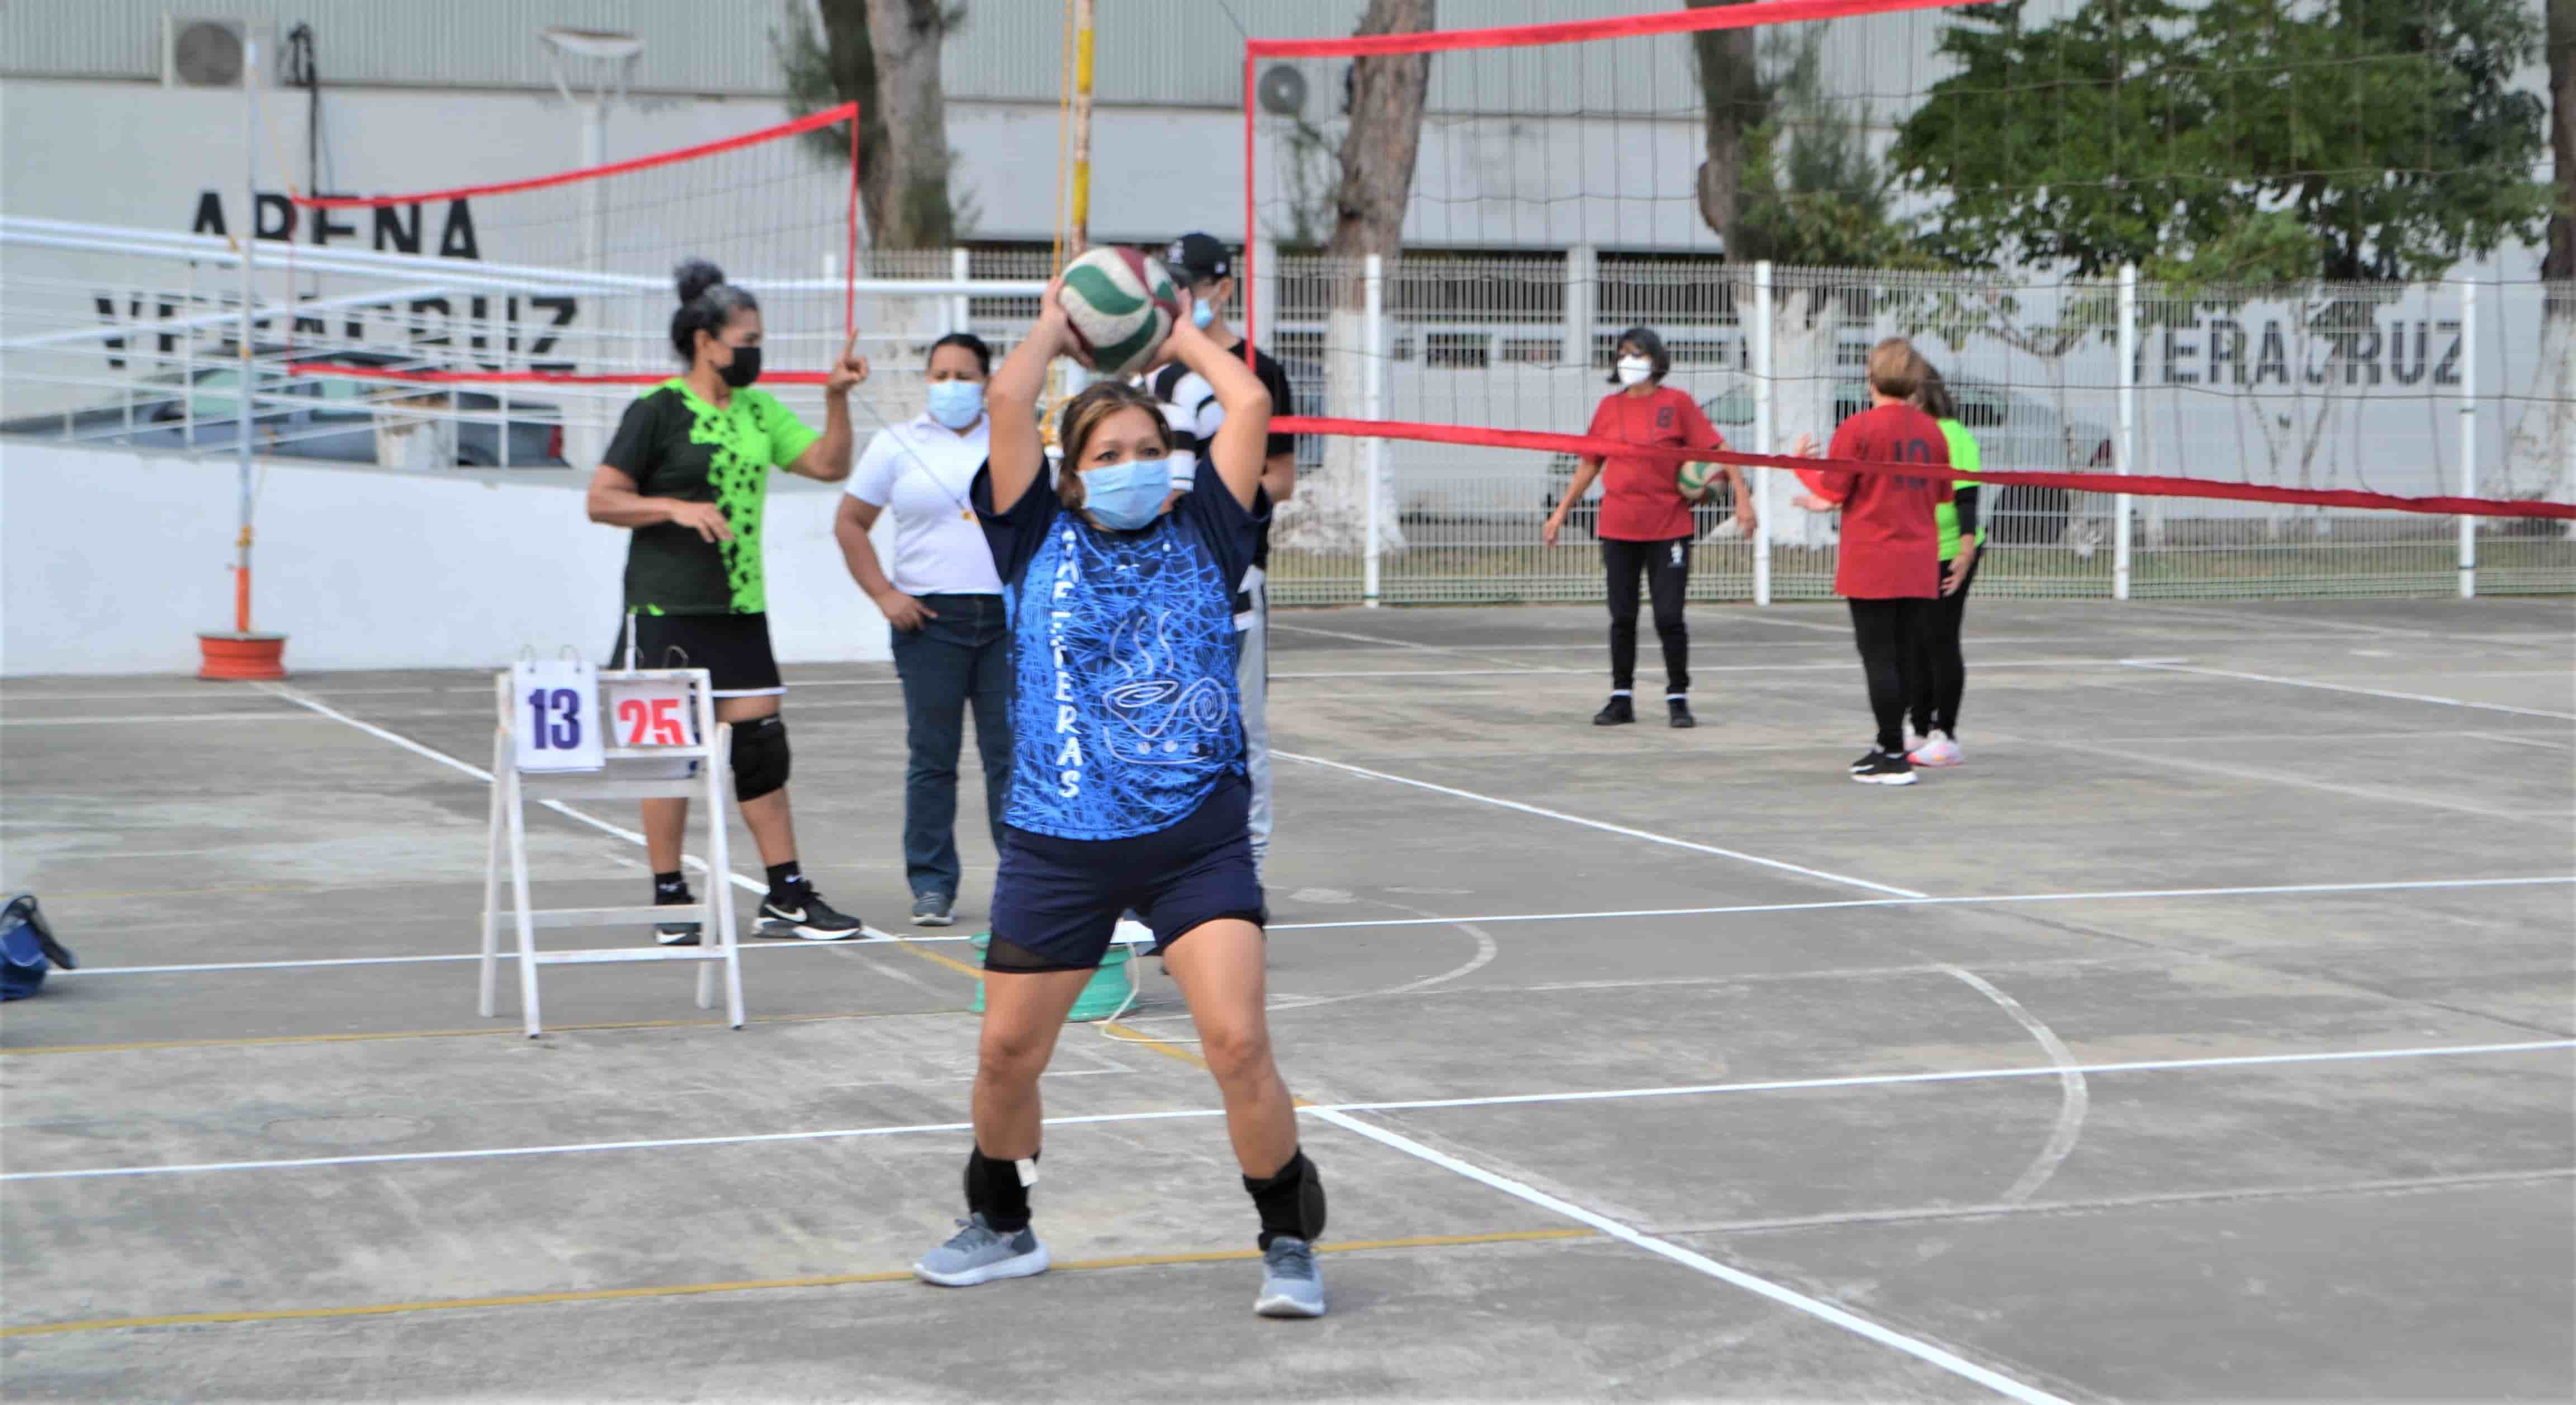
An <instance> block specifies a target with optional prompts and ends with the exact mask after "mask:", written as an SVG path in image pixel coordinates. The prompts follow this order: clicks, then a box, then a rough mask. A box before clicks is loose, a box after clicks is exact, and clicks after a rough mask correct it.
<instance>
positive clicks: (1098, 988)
mask: <svg viewBox="0 0 2576 1405" xmlns="http://www.w3.org/2000/svg"><path fill="white" fill-rule="evenodd" d="M992 938H993V934H992V933H990V932H978V933H976V934H975V935H974V936H971V937H968V938H967V939H966V940H967V942H968V943H969V944H970V945H972V946H973V947H974V948H975V951H976V953H977V954H978V955H981V954H982V953H983V950H984V947H985V945H986V943H988V942H990V941H991V940H992ZM1133 956H1134V952H1133V950H1132V949H1131V948H1130V947H1129V946H1128V945H1127V943H1125V942H1111V943H1110V944H1109V954H1108V955H1106V956H1103V957H1101V958H1100V969H1099V970H1097V971H1094V972H1092V973H1091V984H1089V985H1086V986H1084V987H1083V988H1082V998H1081V999H1079V1000H1076V1001H1074V1002H1073V1009H1072V1010H1071V1011H1070V1012H1068V1013H1067V1014H1066V1015H1065V1019H1066V1021H1067V1022H1069V1023H1073V1024H1082V1023H1085V1022H1088V1021H1091V1020H1105V1019H1107V1018H1109V1017H1110V1016H1111V1015H1114V1014H1117V1013H1118V1008H1119V1007H1120V1006H1122V1005H1124V1004H1126V1003H1127V999H1128V997H1129V996H1131V995H1134V994H1135V993H1136V980H1135V977H1134V976H1133V975H1131V974H1130V973H1129V972H1128V970H1127V963H1128V961H1129V960H1131V959H1133ZM966 1008H968V1009H970V1010H973V1011H975V1012H976V1013H977V1014H981V1013H983V1010H984V982H983V981H982V980H981V979H978V980H977V981H976V982H975V1003H974V1004H972V1005H969V1006H967V1007H966Z"/></svg>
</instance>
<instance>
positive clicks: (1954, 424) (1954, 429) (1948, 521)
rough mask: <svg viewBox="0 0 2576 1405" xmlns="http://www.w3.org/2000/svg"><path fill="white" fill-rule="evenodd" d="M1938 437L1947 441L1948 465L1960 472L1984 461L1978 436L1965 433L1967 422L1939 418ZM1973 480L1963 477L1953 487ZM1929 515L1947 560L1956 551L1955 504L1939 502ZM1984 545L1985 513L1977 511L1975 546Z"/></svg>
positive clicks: (1970, 470)
mask: <svg viewBox="0 0 2576 1405" xmlns="http://www.w3.org/2000/svg"><path fill="white" fill-rule="evenodd" d="M1941 437H1942V438H1943V439H1946V440H1948V441H1949V444H1950V466H1951V467H1952V468H1955V469H1958V470H1960V471H1961V472H1963V473H1968V474H1974V473H1976V472H1977V470H1979V469H1981V468H1983V467H1985V464H1984V462H1983V461H1982V460H1981V459H1980V458H1979V457H1978V454H1977V438H1976V436H1975V435H1973V434H1970V433H1969V432H1968V427H1967V426H1966V425H1964V424H1961V423H1959V422H1958V421H1957V420H1943V421H1941ZM1976 482H1977V480H1976V479H1975V478H1973V477H1969V478H1962V479H1960V480H1958V482H1957V483H1955V484H1953V485H1952V486H1954V487H1959V488H1968V487H1974V486H1975V485H1976ZM1932 516H1933V520H1934V521H1935V522H1937V523H1938V524H1939V525H1940V528H1941V559H1942V560H1944V561H1948V560H1952V559H1954V558H1956V557H1957V556H1958V554H1959V508H1958V505H1957V504H1955V503H1946V502H1945V503H1942V504H1941V505H1940V506H1938V507H1936V508H1934V509H1933V513H1932ZM1985 544H1986V520H1985V514H1984V513H1983V512H1980V513H1979V514H1978V515H1977V545H1978V546H1980V547H1983V546H1984V545H1985Z"/></svg>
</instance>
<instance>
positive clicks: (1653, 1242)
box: [1314, 1108, 2068, 1405]
mask: <svg viewBox="0 0 2576 1405" xmlns="http://www.w3.org/2000/svg"><path fill="white" fill-rule="evenodd" d="M1314 1112H1315V1115H1316V1116H1317V1117H1320V1118H1322V1119H1323V1120H1324V1121H1326V1122H1330V1123H1332V1124H1333V1125H1334V1126H1336V1127H1339V1128H1341V1129H1342V1130H1344V1131H1346V1132H1352V1133H1355V1134H1357V1135H1359V1136H1363V1137H1366V1138H1368V1139H1369V1140H1370V1141H1373V1142H1376V1143H1378V1144H1379V1145H1381V1146H1386V1147H1392V1148H1393V1149H1395V1150H1397V1151H1400V1152H1403V1153H1404V1154H1405V1155H1407V1156H1411V1157H1415V1158H1417V1159H1419V1160H1423V1161H1428V1162H1430V1163H1431V1164H1432V1165H1434V1166H1438V1167H1440V1168H1442V1169H1444V1170H1449V1171H1455V1172H1457V1173H1458V1174H1459V1175H1462V1176H1465V1177H1466V1178H1467V1179H1469V1180H1471V1181H1475V1182H1476V1183H1478V1184H1480V1185H1485V1186H1490V1187H1492V1188H1493V1189H1495V1190H1499V1191H1501V1192H1502V1193H1504V1194H1505V1195H1508V1196H1511V1197H1513V1198H1514V1199H1517V1200H1523V1201H1526V1202H1528V1203H1530V1204H1532V1205H1536V1206H1538V1207H1539V1208H1540V1209H1542V1210H1549V1211H1553V1212H1554V1213H1556V1214H1559V1215H1563V1216H1565V1217H1566V1218H1567V1219H1570V1220H1573V1221H1575V1222H1577V1223H1579V1224H1587V1225H1590V1226H1591V1227H1593V1228H1594V1229H1597V1230H1599V1231H1601V1232H1602V1233H1604V1234H1607V1235H1609V1236H1610V1237H1611V1238H1613V1239H1618V1240H1622V1241H1624V1242H1626V1243H1629V1244H1633V1245H1635V1246H1636V1247H1638V1248H1640V1249H1643V1250H1645V1251H1646V1252H1648V1253H1650V1254H1655V1255H1659V1256H1661V1257H1663V1258H1667V1259H1670V1260H1672V1261H1673V1262H1674V1263H1677V1264H1680V1265H1681V1266H1682V1267H1684V1268H1688V1269H1695V1270H1697V1271H1699V1272H1701V1273H1704V1274H1707V1275H1708V1276H1709V1277H1711V1278H1714V1279H1717V1280H1718V1281H1720V1282H1722V1283H1726V1284H1730V1285H1732V1286H1734V1287H1737V1288H1742V1289H1744V1290H1745V1291H1746V1292H1749V1293H1755V1294H1759V1295H1760V1296H1762V1297H1765V1298H1768V1299H1770V1300H1771V1301H1773V1302H1775V1303H1778V1304H1780V1305H1781V1306H1783V1307H1787V1308H1792V1309H1795V1310H1796V1311H1799V1312H1803V1313H1805V1314H1807V1315H1808V1316H1810V1317H1815V1318H1820V1319H1822V1320H1823V1321H1826V1322H1830V1323H1832V1324H1833V1325H1835V1326H1837V1327H1840V1328H1842V1329H1843V1330H1844V1331H1846V1332H1852V1333H1855V1334H1857V1335H1859V1336H1862V1337H1866V1338H1868V1339H1869V1340H1871V1341H1874V1342H1876V1343H1878V1344H1879V1345H1881V1346H1886V1347H1893V1348H1895V1349H1896V1350H1898V1351H1901V1352H1904V1353H1905V1354H1906V1355H1908V1356H1911V1357H1913V1358H1915V1359H1916V1360H1918V1361H1922V1362H1925V1363H1926V1364H1928V1365H1931V1366H1934V1367H1937V1368H1938V1369H1940V1370H1943V1371H1947V1372H1949V1373H1950V1374H1951V1375H1954V1376H1961V1377H1964V1378H1966V1379H1968V1380H1972V1381H1975V1382H1976V1383H1977V1384H1979V1385H1981V1386H1984V1387H1986V1388H1987V1389H1988V1390H1991V1391H1994V1392H1995V1393H1996V1394H1998V1395H2003V1396H2008V1397H2010V1398H2012V1399H2014V1400H2019V1401H2023V1402H2026V1405H2068V1402H2066V1401H2065V1400H2063V1399H2061V1398H2060V1397H2058V1396H2054V1395H2051V1394H2049V1393H2048V1392H2046V1391H2044V1390H2040V1389H2038V1388H2037V1387H2034V1386H2029V1385H2024V1384H2023V1383H2022V1382H2020V1381H2017V1380H2014V1379H2013V1378H2012V1377H2010V1376H2007V1375H2004V1374H2002V1373H2001V1372H1998V1371H1993V1370H1989V1369H1988V1368H1986V1367H1983V1366H1980V1365H1978V1364H1977V1363H1975V1362H1973V1361H1970V1360H1968V1359H1967V1358H1965V1357H1962V1356H1959V1355H1957V1354H1956V1353H1954V1352H1951V1351H1948V1350H1945V1349H1943V1348H1941V1347H1937V1346H1934V1345H1933V1344H1932V1343H1930V1342H1927V1341H1923V1340H1921V1339H1919V1338H1915V1337H1909V1336H1907V1335H1905V1334H1904V1333H1902V1332H1898V1331H1895V1330H1892V1329H1890V1328H1887V1327H1882V1326H1880V1325H1879V1324H1877V1323H1875V1322H1872V1321H1871V1320H1869V1319H1868V1318H1866V1317H1862V1316H1860V1315H1859V1314H1857V1313H1853V1312H1850V1311H1847V1310H1846V1309H1843V1308H1839V1307H1836V1306H1834V1305H1833V1304H1832V1303H1829V1302H1825V1301H1823V1300H1821V1299H1818V1298H1811V1297H1808V1296H1807V1295H1806V1294H1804V1293H1801V1292H1798V1291H1797V1290H1795V1289H1792V1288H1784V1287H1781V1286H1780V1285H1779V1284H1777V1283H1774V1282H1772V1281H1771V1280H1769V1279H1767V1278H1756V1277H1754V1276H1753V1275H1752V1274H1749V1273H1746V1272H1745V1271H1744V1270H1742V1269H1740V1268H1735V1267H1733V1266H1731V1265H1728V1264H1723V1263H1720V1262H1718V1261H1717V1260H1715V1259H1712V1258H1710V1257H1709V1256H1707V1255H1706V1254H1702V1253H1699V1252H1697V1251H1696V1250H1691V1249H1685V1248H1683V1247H1682V1246H1680V1245H1679V1244H1675V1243H1673V1242H1671V1241H1670V1240H1665V1239H1657V1238H1656V1237H1655V1236H1653V1235H1651V1234H1647V1233H1645V1232H1644V1231H1642V1230H1638V1229H1635V1228H1632V1227H1630V1226H1628V1225H1626V1224H1623V1223H1621V1222H1620V1221H1618V1220H1614V1219H1612V1218H1610V1217H1609V1216H1608V1215H1605V1214H1602V1213H1601V1212H1599V1211H1597V1210H1590V1209H1586V1208H1585V1207H1583V1206H1581V1205H1577V1204H1575V1203H1574V1202H1572V1201H1570V1200H1560V1199H1558V1198H1557V1197H1556V1196H1553V1195H1550V1194H1548V1193H1547V1192H1546V1191H1543V1190H1540V1189H1538V1188H1536V1187H1535V1186H1530V1185H1525V1184H1523V1183H1521V1182H1519V1181H1516V1180H1513V1179H1511V1178H1510V1177H1508V1176H1501V1175H1497V1174H1495V1173H1494V1172H1492V1171H1488V1170H1486V1169H1485V1168H1484V1167H1482V1166H1478V1165H1476V1164H1474V1163H1473V1162H1469V1161H1463V1160H1460V1159H1459V1158H1457V1157H1455V1156H1451V1155H1449V1154H1448V1153H1447V1152H1444V1151H1437V1150H1434V1149H1432V1148H1431V1147H1427V1146H1424V1145H1423V1144H1422V1143H1420V1142H1417V1141H1415V1140H1414V1139H1412V1138H1411V1137H1408V1136H1405V1135H1403V1134H1402V1133H1399V1132H1391V1131H1388V1130H1387V1129H1385V1128H1383V1127H1378V1126H1373V1125H1371V1124H1369V1123H1366V1122H1362V1121H1360V1120H1359V1119H1358V1118H1355V1117H1350V1116H1346V1115H1344V1114H1342V1113H1340V1112H1336V1111H1334V1110H1332V1109H1329V1108H1318V1109H1315V1110H1314Z"/></svg>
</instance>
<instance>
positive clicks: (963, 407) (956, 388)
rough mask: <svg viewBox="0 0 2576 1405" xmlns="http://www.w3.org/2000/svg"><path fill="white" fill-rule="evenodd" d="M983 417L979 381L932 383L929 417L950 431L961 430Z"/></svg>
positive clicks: (982, 398)
mask: <svg viewBox="0 0 2576 1405" xmlns="http://www.w3.org/2000/svg"><path fill="white" fill-rule="evenodd" d="M983 416H984V385H983V382H981V381H932V382H931V383H930V417H931V418H932V419H935V420H937V421H939V422H940V423H941V424H944V425H946V426H948V427H949V428H950V429H955V430H963V429H965V428H967V427H968V426H970V425H972V424H974V423H975V421H977V420H979V419H981V418H983Z"/></svg>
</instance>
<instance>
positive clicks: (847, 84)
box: [815, 0, 894, 240]
mask: <svg viewBox="0 0 2576 1405" xmlns="http://www.w3.org/2000/svg"><path fill="white" fill-rule="evenodd" d="M815 8H816V9H818V10H819V11H820V12H821V13H822V16H823V57H824V60H825V62H826V63H827V64H828V65H829V66H830V68H831V71H832V91H833V92H835V93H837V94H839V95H840V98H841V100H842V101H843V102H855V103H857V104H858V105H859V210H860V213H861V214H863V215H864V216H865V217H866V218H867V222H868V236H869V238H870V239H871V240H874V239H875V238H876V237H877V235H878V233H879V231H881V230H883V229H884V228H885V227H886V224H887V222H888V220H889V218H890V214H889V212H890V210H891V209H892V207H893V204H894V202H893V200H892V199H891V198H890V196H889V195H888V192H889V191H890V190H891V189H892V188H893V187H892V186H891V185H890V184H889V183H888V181H887V179H886V176H887V172H888V171H889V170H890V169H891V167H890V166H889V164H888V162H887V159H886V125H885V112H884V108H883V105H882V104H881V103H879V102H878V100H877V57H876V45H875V43H874V42H872V41H871V40H870V39H869V37H868V0H816V6H815Z"/></svg>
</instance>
